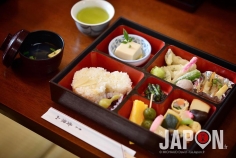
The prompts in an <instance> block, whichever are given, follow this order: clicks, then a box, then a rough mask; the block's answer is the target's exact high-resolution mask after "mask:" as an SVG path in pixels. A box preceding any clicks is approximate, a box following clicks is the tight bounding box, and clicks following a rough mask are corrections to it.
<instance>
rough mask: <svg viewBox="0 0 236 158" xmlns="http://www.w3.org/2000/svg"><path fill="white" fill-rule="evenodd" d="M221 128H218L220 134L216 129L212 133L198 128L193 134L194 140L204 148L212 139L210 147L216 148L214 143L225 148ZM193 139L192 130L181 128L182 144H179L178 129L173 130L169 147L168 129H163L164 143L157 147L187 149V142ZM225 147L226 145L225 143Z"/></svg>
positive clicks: (220, 147)
mask: <svg viewBox="0 0 236 158" xmlns="http://www.w3.org/2000/svg"><path fill="white" fill-rule="evenodd" d="M223 134H224V133H223V130H220V134H218V132H217V130H212V134H210V133H209V132H208V131H206V130H200V131H198V132H197V133H196V134H195V137H194V139H195V142H196V143H197V144H198V145H199V146H200V147H201V148H202V149H204V148H205V147H206V146H207V145H208V144H209V143H210V142H211V141H212V149H216V144H217V146H218V149H225V148H224V144H223V143H224V142H223ZM188 141H193V131H191V130H183V144H182V146H181V141H180V135H179V132H178V130H174V132H173V137H172V140H171V145H170V148H169V131H168V130H165V145H164V143H159V147H160V149H162V150H166V149H168V148H169V149H174V148H175V147H177V148H178V149H187V142H188ZM225 147H227V146H226V145H225Z"/></svg>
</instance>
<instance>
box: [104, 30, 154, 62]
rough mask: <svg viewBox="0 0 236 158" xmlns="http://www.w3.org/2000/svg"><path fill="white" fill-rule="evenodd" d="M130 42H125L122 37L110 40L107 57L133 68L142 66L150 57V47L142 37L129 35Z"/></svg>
mask: <svg viewBox="0 0 236 158" xmlns="http://www.w3.org/2000/svg"><path fill="white" fill-rule="evenodd" d="M129 38H131V40H130V41H126V42H124V41H125V37H124V35H120V36H117V37H115V38H114V39H112V40H111V42H110V43H109V45H108V50H109V55H110V56H112V57H113V58H116V59H118V60H120V61H122V62H125V63H128V64H130V65H133V66H140V65H142V64H144V63H145V62H146V61H147V60H148V59H149V57H150V55H151V51H152V48H151V45H150V43H149V42H148V41H147V40H146V39H145V38H143V37H141V36H138V35H134V34H129Z"/></svg>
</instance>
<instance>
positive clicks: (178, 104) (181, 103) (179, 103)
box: [171, 98, 189, 113]
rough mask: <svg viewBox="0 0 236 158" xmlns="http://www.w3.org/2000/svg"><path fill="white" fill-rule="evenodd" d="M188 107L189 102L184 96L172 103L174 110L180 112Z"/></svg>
mask: <svg viewBox="0 0 236 158" xmlns="http://www.w3.org/2000/svg"><path fill="white" fill-rule="evenodd" d="M188 107H189V102H188V101H187V100H185V99H182V98H178V99H175V100H174V101H173V102H172V104H171V108H172V110H174V111H175V112H177V113H180V111H182V110H187V109H188Z"/></svg>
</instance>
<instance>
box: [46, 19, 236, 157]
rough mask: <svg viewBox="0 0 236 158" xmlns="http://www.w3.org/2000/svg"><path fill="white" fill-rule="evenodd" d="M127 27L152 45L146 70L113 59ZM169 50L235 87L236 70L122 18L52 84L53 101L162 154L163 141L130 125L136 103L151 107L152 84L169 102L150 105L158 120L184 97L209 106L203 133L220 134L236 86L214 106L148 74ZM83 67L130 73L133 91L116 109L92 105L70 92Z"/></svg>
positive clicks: (193, 145) (232, 66) (233, 98)
mask: <svg viewBox="0 0 236 158" xmlns="http://www.w3.org/2000/svg"><path fill="white" fill-rule="evenodd" d="M123 28H124V29H126V30H127V32H129V33H130V34H137V35H140V36H142V37H144V38H146V39H147V40H148V41H149V42H150V44H151V46H152V52H151V56H150V58H149V60H148V61H147V62H146V63H144V64H143V65H141V66H138V67H134V66H130V65H128V64H126V63H122V62H120V61H119V60H116V59H114V58H112V57H110V56H109V54H108V44H109V42H110V41H111V40H112V39H113V38H114V37H116V36H118V35H121V34H122V33H123ZM169 48H171V49H172V50H173V52H175V54H176V55H179V56H182V57H184V58H185V59H187V60H190V59H191V58H192V57H193V56H197V57H198V62H197V67H198V69H199V70H200V71H201V72H204V71H214V72H216V73H217V74H219V75H221V76H224V77H225V78H228V79H229V80H231V81H232V82H233V83H234V84H235V83H236V72H235V70H236V66H235V65H233V64H231V63H228V62H226V61H224V60H222V59H219V58H217V57H215V56H212V55H210V54H208V53H206V52H202V51H200V50H198V49H196V48H193V47H191V46H188V45H186V44H184V43H181V42H179V41H177V40H174V39H172V38H170V37H167V36H165V35H163V34H160V33H158V32H155V31H152V30H150V29H148V28H146V27H144V26H141V25H139V24H137V23H134V22H132V21H129V20H127V19H125V18H122V17H121V18H120V19H118V20H117V21H116V22H115V23H114V24H113V25H112V26H111V27H110V28H109V29H108V30H107V31H106V32H104V33H103V34H102V35H100V36H99V37H98V38H97V39H96V40H95V41H94V42H93V43H92V44H91V45H90V46H89V47H88V48H87V49H86V50H84V51H83V52H82V53H81V55H79V56H78V57H77V58H76V59H74V60H73V61H72V62H71V63H70V64H69V65H68V66H67V67H66V68H65V69H64V70H62V71H61V72H60V73H59V74H58V75H56V76H55V77H54V78H53V79H52V80H51V81H50V90H51V98H52V100H53V101H55V102H57V103H59V104H61V105H63V106H66V107H68V108H70V109H72V110H74V111H76V112H78V113H79V114H82V115H84V116H85V117H87V118H89V119H91V120H93V121H95V122H96V123H99V124H101V125H102V126H104V127H106V128H108V129H109V130H112V131H113V132H115V133H117V134H119V135H122V136H124V137H126V138H127V140H130V141H132V142H134V143H135V144H137V145H139V146H141V147H143V148H145V149H146V150H148V151H150V152H152V153H153V154H155V155H158V154H159V151H160V148H159V143H161V142H162V143H164V142H165V140H164V139H163V138H162V137H160V136H159V135H157V134H155V133H152V132H150V131H148V130H146V129H144V128H142V127H140V126H138V125H136V124H134V123H132V122H130V121H129V119H128V118H129V115H130V112H131V109H132V105H133V101H134V100H136V99H138V100H141V101H143V102H144V103H146V104H149V100H148V99H147V98H145V96H144V90H145V88H146V87H147V85H148V83H156V84H159V85H160V86H161V87H162V90H163V92H164V93H165V94H166V98H165V99H164V100H163V101H161V102H155V103H153V105H152V107H153V108H154V109H155V110H156V112H157V114H158V115H159V114H162V115H164V114H165V112H166V111H167V109H169V108H170V105H171V102H172V101H173V100H175V99H177V98H184V99H186V100H187V101H189V102H190V103H191V101H192V100H193V99H194V98H197V99H199V100H202V101H204V102H205V103H207V104H208V105H210V107H211V109H210V112H209V115H208V119H207V121H206V122H205V123H204V124H203V125H202V129H206V130H209V131H210V130H212V129H216V128H217V127H218V126H219V125H220V123H221V122H222V120H223V118H224V117H225V116H226V114H227V112H228V111H229V110H230V108H231V107H232V106H233V105H234V103H235V101H236V98H235V97H233V96H234V95H235V94H236V86H235V85H234V86H233V87H232V89H231V90H230V92H229V93H228V94H227V97H226V98H225V99H224V100H223V101H222V102H219V103H216V102H214V101H211V100H209V99H207V98H204V97H202V96H201V95H198V94H196V93H193V92H189V91H186V90H184V89H181V88H179V87H177V86H176V85H174V84H171V83H169V82H167V81H165V80H162V79H160V78H158V77H155V76H153V75H151V74H150V73H149V72H150V70H151V68H152V67H153V66H163V65H165V63H164V55H165V54H166V52H167V50H168V49H169ZM85 67H103V68H105V69H107V70H108V71H110V72H112V71H122V72H126V73H127V74H128V75H129V76H130V79H131V80H132V82H133V84H132V91H131V92H130V93H129V94H128V95H125V96H124V98H123V100H122V102H121V103H120V105H119V106H117V107H116V108H115V109H104V108H102V107H100V106H98V105H96V104H95V103H92V102H91V101H89V100H87V99H85V98H83V97H82V96H79V95H77V94H75V93H74V92H73V91H72V88H71V82H72V79H73V75H74V73H75V72H76V71H77V70H80V69H82V68H85ZM108 120H109V121H108ZM137 138H138V139H137ZM198 148H199V147H198V145H197V144H196V143H195V142H194V141H193V142H191V143H190V144H189V145H188V148H187V149H185V150H188V151H193V150H196V149H198ZM161 156H165V155H161ZM166 156H170V155H166Z"/></svg>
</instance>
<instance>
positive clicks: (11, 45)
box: [0, 30, 30, 67]
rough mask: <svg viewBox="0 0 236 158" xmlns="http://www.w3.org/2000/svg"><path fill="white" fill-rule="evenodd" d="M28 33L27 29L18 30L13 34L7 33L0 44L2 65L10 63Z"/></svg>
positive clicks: (7, 65)
mask: <svg viewBox="0 0 236 158" xmlns="http://www.w3.org/2000/svg"><path fill="white" fill-rule="evenodd" d="M29 33H30V32H29V31H27V30H20V31H18V32H17V33H16V34H14V35H11V34H8V35H7V37H6V38H5V39H4V41H3V43H2V45H1V46H0V50H2V51H3V60H2V62H3V65H5V66H6V67H9V66H11V65H12V63H13V61H14V59H15V57H16V55H17V53H18V51H19V48H20V46H21V44H22V43H23V41H24V40H25V38H26V37H27V35H28V34H29Z"/></svg>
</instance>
